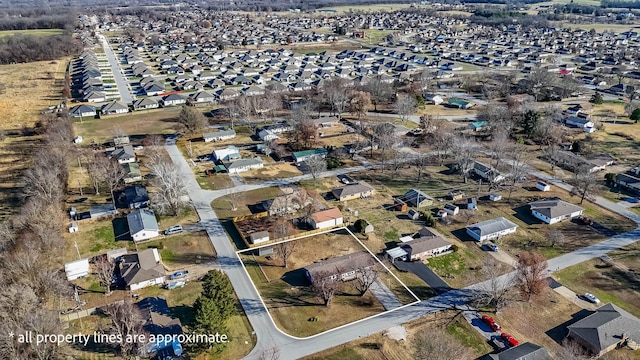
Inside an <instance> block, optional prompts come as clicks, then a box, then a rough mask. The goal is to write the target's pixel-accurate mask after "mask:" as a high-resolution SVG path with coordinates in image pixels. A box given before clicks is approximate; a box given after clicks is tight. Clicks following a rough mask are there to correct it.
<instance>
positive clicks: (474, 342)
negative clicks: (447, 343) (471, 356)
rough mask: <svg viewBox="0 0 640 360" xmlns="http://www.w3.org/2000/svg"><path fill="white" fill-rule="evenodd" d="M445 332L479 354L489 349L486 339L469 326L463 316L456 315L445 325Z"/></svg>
mask: <svg viewBox="0 0 640 360" xmlns="http://www.w3.org/2000/svg"><path fill="white" fill-rule="evenodd" d="M446 330H447V333H449V334H450V335H452V336H453V337H455V338H456V339H457V340H458V341H459V342H460V344H462V345H464V346H466V347H470V348H473V349H474V350H476V351H477V352H478V353H480V354H486V353H488V352H490V351H491V347H490V346H489V344H487V342H486V340H485V339H484V338H483V337H482V336H480V334H478V332H477V331H476V330H475V329H474V328H472V327H471V325H470V324H469V323H468V322H467V321H466V320H465V319H464V317H462V316H461V315H460V316H457V317H456V318H455V320H454V321H452V322H451V323H450V324H449V325H447V328H446Z"/></svg>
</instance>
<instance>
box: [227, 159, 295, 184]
mask: <svg viewBox="0 0 640 360" xmlns="http://www.w3.org/2000/svg"><path fill="white" fill-rule="evenodd" d="M239 175H240V177H241V178H242V179H243V180H244V181H245V182H246V183H247V184H259V183H263V182H265V181H269V180H275V179H286V178H290V177H294V176H299V175H302V172H301V171H300V170H299V169H298V168H297V167H296V166H295V165H293V164H291V163H288V162H284V163H272V164H265V167H263V168H262V169H254V170H249V171H245V172H242V173H240V174H239Z"/></svg>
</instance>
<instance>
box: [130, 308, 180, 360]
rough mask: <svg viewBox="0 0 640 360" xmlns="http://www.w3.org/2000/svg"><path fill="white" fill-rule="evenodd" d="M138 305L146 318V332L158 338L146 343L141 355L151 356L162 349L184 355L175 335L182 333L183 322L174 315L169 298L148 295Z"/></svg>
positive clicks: (169, 352)
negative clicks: (169, 304)
mask: <svg viewBox="0 0 640 360" xmlns="http://www.w3.org/2000/svg"><path fill="white" fill-rule="evenodd" d="M136 306H137V307H138V309H139V310H140V314H141V315H142V318H143V319H144V320H145V323H144V325H143V326H142V328H143V329H144V331H145V333H147V334H149V335H152V336H153V337H154V338H155V339H156V340H155V341H149V342H146V343H144V345H143V346H142V347H141V349H140V355H142V356H143V357H149V358H151V357H153V356H154V354H155V355H159V352H161V351H162V352H164V353H165V354H171V355H175V356H180V355H182V353H183V348H182V345H181V344H180V341H178V338H177V337H176V336H175V335H180V334H182V323H181V322H180V319H178V318H176V317H173V315H172V313H171V310H170V309H169V306H168V304H167V300H165V299H162V298H159V297H153V298H149V297H148V298H144V299H142V300H141V301H140V302H138V303H136Z"/></svg>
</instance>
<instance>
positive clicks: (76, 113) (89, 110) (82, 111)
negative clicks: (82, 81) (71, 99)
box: [69, 104, 96, 117]
mask: <svg viewBox="0 0 640 360" xmlns="http://www.w3.org/2000/svg"><path fill="white" fill-rule="evenodd" d="M69 115H70V116H71V117H93V116H96V108H95V107H93V106H91V105H84V104H82V105H76V106H74V107H72V108H71V109H69Z"/></svg>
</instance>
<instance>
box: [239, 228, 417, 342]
mask: <svg viewBox="0 0 640 360" xmlns="http://www.w3.org/2000/svg"><path fill="white" fill-rule="evenodd" d="M293 241H294V243H292V244H293V246H295V248H294V250H293V253H292V256H291V258H290V259H289V261H288V264H287V268H284V267H282V262H281V260H280V259H279V258H278V256H277V255H270V256H254V255H250V254H249V253H244V254H242V255H241V258H242V261H243V263H244V264H245V267H246V269H247V272H248V273H249V275H250V276H251V278H252V280H253V283H254V284H255V285H256V287H257V288H258V291H259V292H260V294H261V296H262V298H263V300H264V302H265V304H266V305H267V308H268V309H269V312H270V314H271V316H272V317H273V319H274V321H275V322H276V324H277V325H278V327H279V328H280V329H281V330H283V331H284V332H286V333H289V334H292V335H296V336H301V337H304V336H310V335H313V334H317V333H320V332H322V331H325V330H329V329H332V328H334V327H337V326H340V325H343V324H346V323H349V322H353V321H355V320H358V319H362V318H365V317H368V316H372V315H375V314H378V313H381V312H383V311H384V308H383V307H382V305H381V304H380V303H379V302H378V300H377V299H376V298H375V297H374V296H373V295H372V294H371V293H369V292H367V293H365V295H364V297H360V296H359V295H358V293H357V292H356V291H355V290H354V289H352V288H351V286H350V285H349V283H347V282H345V283H343V284H341V289H340V290H339V291H338V292H337V293H336V296H335V298H334V299H333V302H332V304H331V306H329V307H326V306H324V305H323V304H322V302H321V301H320V299H318V298H316V296H315V295H314V294H313V292H312V291H311V288H310V286H309V283H308V280H307V279H306V276H305V273H304V270H303V268H304V267H305V266H307V265H309V264H312V263H314V262H316V261H318V260H320V259H327V258H332V257H336V256H341V255H346V254H351V253H355V252H359V251H364V249H363V248H362V246H361V245H360V244H359V243H358V242H357V241H356V240H355V239H354V238H353V237H352V236H351V235H349V233H347V232H346V231H344V230H338V231H334V232H330V233H325V234H319V235H314V236H312V237H308V238H303V239H298V240H293ZM383 271H384V270H383ZM385 280H386V279H385ZM389 281H390V282H391V281H393V282H397V280H395V279H392V278H389ZM396 288H397V287H396ZM403 291H404V293H405V295H406V296H404V299H406V300H407V303H409V302H413V301H415V299H412V298H411V297H410V296H409V293H408V292H407V291H406V290H403ZM310 318H317V320H316V321H310V320H309V319H310Z"/></svg>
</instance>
